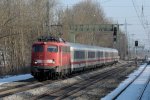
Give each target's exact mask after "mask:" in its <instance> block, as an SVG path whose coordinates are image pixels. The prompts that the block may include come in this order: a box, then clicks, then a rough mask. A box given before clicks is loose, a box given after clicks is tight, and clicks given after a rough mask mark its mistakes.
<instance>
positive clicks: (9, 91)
mask: <svg viewBox="0 0 150 100" xmlns="http://www.w3.org/2000/svg"><path fill="white" fill-rule="evenodd" d="M116 66H117V67H119V66H129V65H125V64H120V65H119V64H118V65H116ZM88 72H89V71H87V72H84V73H83V74H86V73H88ZM107 73H108V72H107ZM76 75H77V74H76ZM74 76H75V74H74V75H72V76H71V77H74ZM94 77H96V76H93V77H91V78H92V79H90V80H91V81H93V79H94ZM98 77H99V76H98ZM60 80H65V79H58V80H48V81H44V82H37V81H34V82H30V83H24V84H20V85H16V86H12V87H8V88H4V89H1V90H0V98H4V97H8V96H10V95H13V94H16V93H19V92H24V91H27V90H30V89H35V88H38V87H42V86H45V85H47V84H51V83H54V82H57V81H60ZM101 80H102V79H101ZM91 84H92V83H91ZM71 86H72V85H70V86H69V87H71ZM65 88H68V86H67V87H63V88H62V89H65ZM83 88H85V87H83ZM76 91H77V90H76ZM78 91H80V90H78ZM43 95H44V96H45V93H44V94H43ZM43 95H40V96H38V97H33V99H34V98H41V97H43Z"/></svg>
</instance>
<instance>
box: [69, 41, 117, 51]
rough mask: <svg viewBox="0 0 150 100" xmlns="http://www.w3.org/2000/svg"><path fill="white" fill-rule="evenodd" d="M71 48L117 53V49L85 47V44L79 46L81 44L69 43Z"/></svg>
mask: <svg viewBox="0 0 150 100" xmlns="http://www.w3.org/2000/svg"><path fill="white" fill-rule="evenodd" d="M67 44H68V45H69V46H70V47H71V48H73V49H82V50H85V49H88V50H100V49H101V50H104V51H113V52H117V50H116V49H113V48H105V47H99V46H92V45H84V44H79V43H67Z"/></svg>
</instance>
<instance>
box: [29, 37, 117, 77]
mask: <svg viewBox="0 0 150 100" xmlns="http://www.w3.org/2000/svg"><path fill="white" fill-rule="evenodd" d="M31 58H32V59H31V74H32V75H33V76H34V77H35V78H36V79H42V78H46V77H48V78H52V77H57V76H65V75H69V74H71V73H73V72H77V71H83V70H86V69H91V68H96V67H100V66H102V65H109V64H114V63H116V62H118V60H119V56H118V51H117V50H116V49H112V48H104V47H99V46H91V45H83V44H78V43H69V42H65V41H64V40H62V39H61V38H55V37H50V36H49V37H42V38H40V39H39V40H38V42H35V43H34V44H33V46H32V57H31Z"/></svg>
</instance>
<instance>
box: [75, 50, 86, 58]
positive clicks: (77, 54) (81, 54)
mask: <svg viewBox="0 0 150 100" xmlns="http://www.w3.org/2000/svg"><path fill="white" fill-rule="evenodd" d="M84 58H85V52H84V51H74V59H84Z"/></svg>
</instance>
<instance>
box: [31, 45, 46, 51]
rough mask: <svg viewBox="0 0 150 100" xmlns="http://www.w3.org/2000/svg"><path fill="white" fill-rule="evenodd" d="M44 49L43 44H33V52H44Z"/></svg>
mask: <svg viewBox="0 0 150 100" xmlns="http://www.w3.org/2000/svg"><path fill="white" fill-rule="evenodd" d="M43 51H44V47H43V45H34V46H33V52H43Z"/></svg>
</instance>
